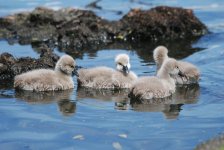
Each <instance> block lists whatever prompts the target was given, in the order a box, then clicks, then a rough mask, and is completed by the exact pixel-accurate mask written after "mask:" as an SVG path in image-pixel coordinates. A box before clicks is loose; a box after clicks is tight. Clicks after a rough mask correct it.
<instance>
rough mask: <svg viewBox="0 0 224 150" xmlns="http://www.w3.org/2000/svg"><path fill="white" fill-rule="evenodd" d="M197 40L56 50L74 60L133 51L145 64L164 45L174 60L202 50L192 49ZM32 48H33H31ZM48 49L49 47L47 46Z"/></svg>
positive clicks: (117, 43)
mask: <svg viewBox="0 0 224 150" xmlns="http://www.w3.org/2000/svg"><path fill="white" fill-rule="evenodd" d="M197 40H198V39H189V40H187V39H185V40H179V41H178V44H177V43H176V41H159V42H156V43H152V42H150V41H145V42H140V43H135V42H132V43H128V42H127V43H126V42H125V43H124V42H113V43H110V44H107V45H91V46H90V47H86V48H84V49H83V50H80V51H78V52H77V51H74V49H73V48H71V49H69V48H67V47H66V49H65V48H63V47H59V48H58V50H59V51H60V52H66V53H67V54H69V55H72V56H73V57H74V58H83V56H84V54H87V55H88V56H89V57H92V58H93V57H97V52H98V51H100V50H105V49H109V50H117V49H123V50H128V51H134V52H136V53H137V54H138V56H139V57H140V58H141V59H143V60H144V61H146V62H152V61H153V57H152V56H153V54H152V53H153V50H154V49H155V48H156V47H157V46H158V45H164V46H166V47H167V48H168V49H169V56H170V57H173V58H176V59H182V58H185V57H187V56H189V55H192V54H193V53H195V52H197V51H200V50H203V49H202V48H197V47H196V48H193V47H192V43H196V42H197ZM33 47H34V46H33ZM48 47H50V46H49V45H48Z"/></svg>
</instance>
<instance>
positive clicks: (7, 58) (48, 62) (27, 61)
mask: <svg viewBox="0 0 224 150" xmlns="http://www.w3.org/2000/svg"><path fill="white" fill-rule="evenodd" d="M58 59H59V56H57V55H56V54H54V53H53V52H52V51H51V50H50V49H43V50H42V53H41V54H40V58H38V59H35V58H31V57H22V58H18V59H16V58H14V57H13V56H12V55H11V54H9V53H2V54H0V80H6V79H12V78H14V76H15V75H18V74H21V73H24V72H27V71H29V70H33V69H39V68H54V67H55V64H56V62H57V60H58Z"/></svg>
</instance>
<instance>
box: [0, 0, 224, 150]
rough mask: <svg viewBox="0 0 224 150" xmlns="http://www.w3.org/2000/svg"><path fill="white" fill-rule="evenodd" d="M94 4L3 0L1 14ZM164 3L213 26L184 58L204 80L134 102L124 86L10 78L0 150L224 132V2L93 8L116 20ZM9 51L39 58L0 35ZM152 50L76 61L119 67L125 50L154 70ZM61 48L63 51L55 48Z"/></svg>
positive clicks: (166, 143) (4, 92) (130, 144)
mask: <svg viewBox="0 0 224 150" xmlns="http://www.w3.org/2000/svg"><path fill="white" fill-rule="evenodd" d="M89 2H90V1H88V0H85V1H81V0H80V1H76V2H74V1H71V0H67V1H63V2H59V1H50V0H36V1H29V0H20V1H16V2H15V1H12V0H9V1H4V3H3V2H2V0H0V16H5V15H8V14H10V13H14V12H18V11H23V10H32V9H33V8H34V7H36V6H39V5H44V6H48V7H52V8H55V9H58V8H61V7H68V6H72V7H78V8H85V5H86V4H87V3H89ZM112 2H113V5H112ZM139 2H142V3H143V4H142V3H139ZM200 2H201V3H200ZM145 3H147V5H146V4H145ZM159 4H164V5H165V4H166V5H172V6H182V7H187V8H193V9H194V10H195V13H196V15H197V16H198V17H199V18H200V19H201V20H202V21H203V22H204V23H205V24H206V25H207V26H208V27H209V30H210V31H211V32H212V33H211V34H209V35H206V36H204V37H202V38H201V39H200V40H199V41H197V42H195V43H193V44H192V47H193V48H194V47H197V48H202V49H204V50H202V51H198V52H195V53H193V54H191V55H189V56H187V57H185V58H181V59H183V60H186V61H189V62H191V63H193V64H195V65H197V66H198V67H199V69H200V70H201V80H200V83H199V86H184V87H178V88H177V92H176V94H175V95H173V97H172V98H170V99H167V100H161V101H156V102H148V103H145V104H136V103H132V102H130V101H129V98H128V97H127V92H126V91H94V90H87V89H82V88H81V89H77V88H75V89H74V90H70V91H62V92H48V93H33V92H15V91H14V90H13V88H12V87H11V85H10V84H9V85H8V84H7V83H0V120H1V123H0V149H18V150H20V149H32V150H33V149H66V150H70V149H83V150H84V149H177V150H179V149H193V148H194V147H195V146H196V145H197V144H199V143H200V142H202V141H205V140H207V139H209V138H212V137H214V136H217V135H218V134H220V133H223V131H224V116H223V110H224V92H223V89H224V59H223V58H224V42H223V41H224V24H223V21H224V13H223V11H224V9H222V8H223V7H224V3H223V2H220V1H212V0H206V1H203V3H202V1H193V0H190V1H187V2H186V1H185V2H183V1H174V0H167V1H152V2H150V3H148V1H145V0H142V1H134V2H133V3H131V2H129V1H118V0H115V1H109V0H103V1H101V2H99V3H98V5H100V6H101V7H103V8H105V9H104V10H94V11H95V12H96V13H97V14H98V15H101V16H103V17H106V18H108V19H118V18H120V17H121V16H122V14H121V15H118V14H117V13H116V11H122V12H123V13H126V12H127V11H128V10H129V9H130V8H134V7H141V8H150V7H152V6H155V5H159ZM107 8H109V9H107ZM171 45H178V43H171ZM5 51H7V52H10V53H12V54H13V55H14V56H15V57H22V56H32V57H35V58H37V57H38V56H39V54H38V52H37V51H35V49H32V46H30V45H24V46H21V45H19V44H13V45H10V44H8V43H7V42H6V41H4V40H1V41H0V52H5ZM147 51H150V49H145V50H144V52H143V54H142V53H141V52H139V50H125V49H113V50H110V49H102V50H99V51H97V52H96V53H95V52H93V53H91V52H88V53H84V55H83V57H82V58H77V59H76V61H77V64H78V65H80V66H82V67H86V68H89V67H94V66H100V65H106V66H109V67H114V56H116V55H117V54H119V53H126V54H129V55H130V58H131V64H132V70H133V71H135V72H136V74H138V75H139V76H144V75H153V74H154V72H155V65H154V63H153V61H152V59H150V58H149V56H147V57H144V56H145V55H144V54H145V53H147ZM56 53H57V54H59V55H62V54H63V52H60V51H57V50H56ZM148 55H151V52H149V53H148ZM176 57H179V56H176ZM74 81H75V83H76V78H75V77H74ZM76 84H77V83H76Z"/></svg>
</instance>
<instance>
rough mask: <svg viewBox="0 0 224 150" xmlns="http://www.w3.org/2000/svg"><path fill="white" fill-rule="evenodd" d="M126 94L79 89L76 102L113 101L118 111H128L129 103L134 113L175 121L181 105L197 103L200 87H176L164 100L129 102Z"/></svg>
mask: <svg viewBox="0 0 224 150" xmlns="http://www.w3.org/2000/svg"><path fill="white" fill-rule="evenodd" d="M128 93H129V91H128V90H98V89H91V88H79V89H78V91H77V100H82V99H86V98H91V99H97V100H102V101H114V102H115V109H119V110H127V109H129V103H130V104H131V107H132V109H133V110H134V111H142V112H163V114H164V115H165V117H166V118H167V119H176V118H177V117H178V116H179V112H180V110H181V106H182V105H184V104H193V103H197V101H198V98H199V96H200V87H199V85H198V84H195V85H181V86H178V87H177V89H176V93H175V94H173V95H172V96H170V97H168V98H165V99H153V100H136V99H131V100H129V97H128Z"/></svg>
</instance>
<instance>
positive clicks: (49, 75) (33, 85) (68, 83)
mask: <svg viewBox="0 0 224 150" xmlns="http://www.w3.org/2000/svg"><path fill="white" fill-rule="evenodd" d="M73 71H76V70H75V61H74V59H73V58H72V57H71V56H69V55H64V56H62V57H61V58H60V59H59V60H58V62H57V63H56V66H55V69H54V70H51V69H37V70H32V71H29V72H26V73H23V74H21V75H17V76H16V77H15V81H14V87H15V88H16V89H21V90H30V91H56V90H66V89H72V88H74V82H73V80H72V73H73Z"/></svg>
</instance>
